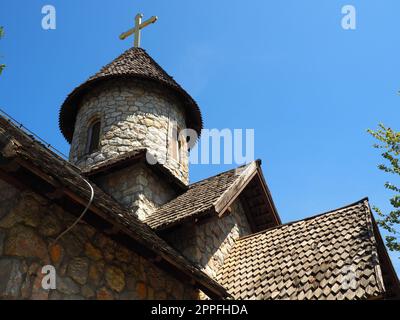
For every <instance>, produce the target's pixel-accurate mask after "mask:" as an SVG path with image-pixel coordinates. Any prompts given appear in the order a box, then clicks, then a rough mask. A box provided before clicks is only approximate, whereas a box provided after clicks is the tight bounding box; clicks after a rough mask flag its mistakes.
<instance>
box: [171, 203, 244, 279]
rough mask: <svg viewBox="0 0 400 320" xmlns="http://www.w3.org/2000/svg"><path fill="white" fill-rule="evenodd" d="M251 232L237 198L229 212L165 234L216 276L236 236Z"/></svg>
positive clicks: (189, 257) (174, 244)
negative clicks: (223, 215) (221, 216)
mask: <svg viewBox="0 0 400 320" xmlns="http://www.w3.org/2000/svg"><path fill="white" fill-rule="evenodd" d="M250 233H251V229H250V226H249V223H248V221H247V218H246V214H245V212H244V210H243V207H242V205H241V202H240V200H236V201H235V202H234V203H233V204H232V212H231V213H230V214H229V215H227V216H225V217H223V218H218V217H213V218H210V219H207V220H206V221H204V222H203V223H198V224H196V225H189V226H188V225H184V226H181V227H180V228H179V229H174V230H172V231H171V232H169V233H167V234H166V235H165V236H164V238H165V240H166V241H167V242H169V243H170V244H171V245H172V246H173V247H175V248H176V249H177V250H178V251H179V252H181V253H182V254H183V255H184V256H185V257H186V258H187V259H189V260H190V261H192V262H193V263H195V264H197V265H199V267H200V268H201V269H202V270H203V271H205V272H206V273H207V274H208V275H209V276H210V277H212V278H214V279H215V277H216V274H217V272H218V270H219V268H220V267H221V266H222V264H223V263H224V259H225V257H227V256H228V254H229V252H230V249H231V248H232V246H233V245H234V243H235V240H236V239H238V238H239V237H243V236H246V235H248V234H250Z"/></svg>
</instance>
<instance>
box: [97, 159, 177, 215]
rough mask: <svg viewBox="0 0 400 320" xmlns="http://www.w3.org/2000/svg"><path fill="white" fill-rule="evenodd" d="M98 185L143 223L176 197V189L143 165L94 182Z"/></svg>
mask: <svg viewBox="0 0 400 320" xmlns="http://www.w3.org/2000/svg"><path fill="white" fill-rule="evenodd" d="M95 182H96V184H97V185H98V186H100V187H101V188H102V190H104V191H105V192H106V193H107V194H109V195H111V196H112V197H113V198H114V199H115V200H116V201H117V202H119V203H120V204H122V205H123V206H125V207H126V208H129V209H130V210H131V212H132V213H133V214H135V215H136V216H137V217H138V218H139V219H140V220H144V219H145V218H147V217H148V216H149V215H150V214H151V213H153V212H154V210H155V209H157V208H158V207H159V206H161V205H163V204H164V203H166V202H168V201H169V200H171V199H173V198H174V197H176V192H175V191H174V190H173V188H171V186H170V185H169V184H168V183H167V182H166V181H164V180H162V179H160V178H159V177H158V176H157V175H155V174H154V173H153V172H152V171H151V170H149V168H148V166H146V165H145V164H142V163H140V164H136V165H131V166H129V167H127V168H124V169H121V170H119V171H113V172H112V173H111V174H107V175H105V176H102V177H99V178H97V179H95Z"/></svg>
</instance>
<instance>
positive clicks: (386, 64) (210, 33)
mask: <svg viewBox="0 0 400 320" xmlns="http://www.w3.org/2000/svg"><path fill="white" fill-rule="evenodd" d="M46 4H52V5H54V6H55V7H56V9H57V29H56V30H50V31H45V30H43V29H42V28H41V19H42V14H41V8H42V6H43V5H46ZM346 4H352V5H354V6H355V7H356V9H357V29H356V30H355V31H345V30H343V29H342V28H341V23H340V22H341V17H342V14H341V8H342V6H343V5H346ZM137 12H143V13H144V15H145V18H147V17H150V16H151V15H158V16H159V21H157V23H156V24H155V25H152V26H151V27H149V28H147V29H146V30H144V33H143V39H142V46H143V47H144V48H145V49H146V50H147V51H148V53H149V54H150V55H151V56H152V57H153V58H154V59H155V60H156V61H158V62H159V63H160V64H161V66H163V67H164V68H165V70H166V71H167V72H169V73H170V74H171V75H172V76H174V78H175V79H176V80H177V81H178V82H179V83H180V84H181V85H182V86H183V87H184V88H185V89H187V91H188V92H189V93H191V94H192V95H193V97H194V98H195V99H196V101H197V102H198V103H199V105H200V107H201V109H202V112H203V117H204V119H205V127H206V128H220V129H223V128H254V129H255V140H256V157H257V158H261V159H262V160H263V169H264V173H265V176H266V179H267V182H268V184H269V187H270V189H271V192H272V195H273V197H274V200H275V203H276V206H277V208H278V211H279V213H280V215H281V217H282V220H283V221H284V222H288V221H291V220H297V219H301V218H303V217H306V216H310V215H313V214H317V213H320V212H323V211H327V210H330V209H334V208H337V207H340V206H343V205H346V204H348V203H352V202H354V201H357V200H359V199H360V198H362V197H364V196H369V198H370V201H371V203H372V204H374V205H377V206H380V207H381V208H382V209H385V210H387V209H389V206H388V198H389V196H390V193H388V192H387V191H385V189H384V187H383V184H384V182H385V181H386V180H388V179H389V178H390V179H392V177H388V176H385V175H384V174H383V173H381V172H379V171H378V169H377V168H376V165H377V164H378V163H379V162H380V156H379V154H378V152H377V150H375V149H373V148H372V147H371V145H372V144H373V142H374V141H373V139H372V138H371V137H370V136H369V135H368V134H367V133H366V130H367V129H368V128H375V127H376V126H377V124H378V123H379V122H384V123H385V124H386V125H388V126H392V127H393V128H397V129H400V124H399V115H400V113H399V105H400V96H399V95H397V91H398V90H399V89H400V72H399V70H400V68H399V67H400V59H399V56H400V54H399V53H400V52H399V51H400V41H398V35H399V30H400V1H398V0H391V1H390V0H380V1H377V0H376V1H373V0H369V1H366V0H362V1H361V0H346V1H338V0H329V1H321V0H303V1H298V0H279V1H265V0H251V1H246V2H245V1H243V0H242V1H237V0H218V1H211V0H203V1H184V0H179V1H178V0H169V1H165V0H158V1H156V0H140V1H139V0H136V1H133V0H130V1H128V0H118V1H98V0H85V1H81V0H68V1H60V0H48V1H38V0H29V1H26V0H12V1H11V0H2V1H1V4H0V25H3V26H4V27H5V31H6V37H5V38H4V39H3V40H1V41H0V54H1V58H0V61H2V62H3V63H5V64H6V65H7V68H6V70H5V71H4V73H3V75H2V76H0V107H1V108H3V109H5V110H6V111H7V112H9V113H10V114H11V115H13V116H14V117H15V118H16V119H18V120H19V121H21V122H23V123H24V124H25V125H26V126H27V127H28V128H30V129H31V130H32V131H34V132H36V133H37V134H38V135H40V136H41V137H42V138H44V139H45V140H47V141H48V142H49V143H51V144H52V145H54V146H56V147H57V148H59V149H60V150H62V151H63V152H64V153H68V149H69V146H68V144H67V143H66V141H65V140H64V139H63V137H62V136H61V134H60V132H59V129H58V123H57V122H58V112H59V108H60V105H61V103H62V102H63V100H64V99H65V97H66V96H67V94H68V93H69V92H70V91H71V90H72V89H73V88H74V87H75V86H76V85H78V84H80V83H81V82H82V81H84V80H86V79H87V78H88V77H89V76H90V75H92V74H93V73H95V72H97V71H98V69H99V68H100V67H101V66H103V65H104V64H106V63H108V62H110V61H111V60H112V59H113V58H115V57H116V56H118V55H119V54H120V53H122V52H123V51H124V50H126V49H127V48H129V47H130V46H131V40H125V41H120V40H119V39H118V35H119V34H120V33H121V32H122V31H125V30H126V29H128V28H129V27H131V26H132V23H133V20H134V16H135V14H136V13H137ZM228 168H230V166H217V165H193V166H192V167H191V179H192V181H195V180H198V179H201V178H205V177H207V176H210V175H212V174H216V173H218V172H220V171H223V170H226V169H228ZM391 181H392V182H399V181H395V180H393V179H392V180H391ZM392 257H393V262H394V264H395V265H396V269H397V271H400V263H399V259H398V258H397V257H396V258H395V256H394V255H392Z"/></svg>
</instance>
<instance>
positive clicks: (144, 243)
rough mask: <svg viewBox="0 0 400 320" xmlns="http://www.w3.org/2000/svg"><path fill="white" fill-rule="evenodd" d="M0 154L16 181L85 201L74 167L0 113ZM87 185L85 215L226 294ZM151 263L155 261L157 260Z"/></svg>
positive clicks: (84, 189) (217, 293)
mask: <svg viewBox="0 0 400 320" xmlns="http://www.w3.org/2000/svg"><path fill="white" fill-rule="evenodd" d="M0 158H1V159H2V162H3V163H2V164H4V163H6V162H7V161H13V160H14V159H17V163H18V165H19V166H20V167H21V169H17V170H13V171H11V172H9V173H8V174H9V175H10V176H12V177H13V180H14V181H16V183H19V182H21V183H24V182H26V183H30V184H29V186H30V187H31V188H36V189H34V190H35V191H37V192H39V193H43V194H45V195H48V194H49V193H50V192H54V190H53V191H51V190H52V189H55V190H59V191H61V192H62V193H63V194H64V196H66V197H68V199H73V200H76V198H77V197H78V198H79V199H83V201H84V202H83V205H84V206H85V205H86V204H87V203H88V201H89V198H90V191H89V188H88V186H87V184H86V183H85V181H84V180H83V177H82V176H81V171H80V170H79V169H78V168H77V167H75V166H74V165H72V164H71V163H69V162H68V161H66V160H64V159H63V158H61V157H60V156H58V155H57V154H55V153H54V152H52V151H51V150H50V149H48V148H47V147H46V146H44V145H43V144H42V143H40V142H39V141H37V140H36V139H34V138H33V137H32V136H29V135H27V134H26V133H25V132H24V131H22V130H21V129H20V128H18V127H16V126H15V125H13V124H12V123H11V122H10V121H8V120H6V119H5V118H4V117H3V116H1V115H0ZM27 172H29V174H27ZM33 177H39V178H40V179H44V180H45V183H44V184H43V185H39V184H38V181H39V180H38V179H37V178H33ZM24 180H26V181H24ZM91 185H92V187H93V189H94V199H93V202H92V205H91V206H90V208H89V211H88V212H87V213H86V215H85V218H87V217H88V216H90V214H91V213H93V214H94V215H101V216H100V218H101V219H103V220H104V221H106V222H108V223H109V224H110V225H111V226H113V228H115V230H116V232H117V234H119V233H121V234H123V235H124V236H122V237H121V239H126V237H125V235H126V236H127V237H128V238H129V239H132V240H133V243H135V246H137V248H139V249H138V250H144V251H146V252H152V253H154V254H156V255H157V257H158V258H160V259H158V258H157V261H158V260H161V261H162V262H163V263H166V265H167V269H168V270H170V271H171V270H174V269H175V272H177V270H180V271H179V272H182V275H186V276H188V277H190V278H191V279H193V280H194V281H195V282H196V283H198V284H199V285H200V286H201V287H203V289H202V290H203V291H204V290H205V291H209V294H211V295H214V297H216V296H219V297H223V296H226V291H225V289H224V288H223V287H222V286H220V285H219V284H218V283H217V282H215V281H214V280H212V279H211V278H209V277H208V276H207V275H206V274H205V273H204V272H202V271H201V270H199V269H198V268H196V267H195V266H193V265H192V264H191V263H190V262H189V261H187V260H186V259H185V258H184V257H183V256H182V255H180V254H179V253H178V252H177V251H175V249H173V248H172V247H171V246H169V245H168V244H167V243H166V242H165V241H164V240H162V239H161V238H160V237H158V236H157V235H156V234H155V233H154V231H153V230H151V229H150V228H149V227H148V226H147V225H146V224H144V223H143V222H141V221H140V220H139V219H138V218H137V217H136V216H134V215H132V214H130V212H129V211H128V210H127V209H125V208H124V207H122V206H121V205H120V204H118V203H117V202H116V201H115V200H114V199H113V198H111V197H110V196H109V195H108V194H106V193H104V192H103V191H102V190H101V189H100V188H98V187H97V186H96V185H95V184H94V183H92V182H91ZM71 202H72V201H71V200H68V201H67V203H68V204H71ZM92 219H93V216H92ZM102 224H104V222H103V223H102ZM108 231H110V230H108ZM114 233H115V232H114ZM125 241H126V240H125ZM144 251H143V252H144ZM155 263H156V264H157V263H158V262H155Z"/></svg>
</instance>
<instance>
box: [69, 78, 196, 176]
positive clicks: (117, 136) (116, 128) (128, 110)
mask: <svg viewBox="0 0 400 320" xmlns="http://www.w3.org/2000/svg"><path fill="white" fill-rule="evenodd" d="M79 107H80V108H79V112H78V115H77V118H76V124H75V131H74V136H73V139H72V144H71V150H70V161H71V162H72V163H74V164H76V165H78V166H79V167H84V168H87V167H90V166H91V165H93V164H95V163H98V162H100V161H104V160H107V159H111V158H114V157H116V156H118V155H121V154H124V153H127V152H129V151H132V150H134V149H138V148H147V149H148V150H149V152H150V153H151V154H152V155H155V156H156V157H157V159H160V161H163V162H165V166H166V168H168V169H169V170H170V171H171V172H172V173H173V174H174V175H175V176H176V177H178V178H179V179H180V180H181V181H182V182H184V183H186V184H187V183H188V182H189V173H188V150H187V143H186V141H184V139H181V148H180V150H179V157H178V158H177V157H176V156H174V153H173V152H172V151H171V143H172V135H173V132H176V131H177V130H182V129H185V128H186V122H185V113H184V111H183V107H182V105H181V103H180V102H179V101H178V99H177V98H176V96H175V95H174V94H173V93H172V92H170V91H169V90H168V89H163V88H161V87H160V86H159V85H154V84H153V83H151V82H150V81H146V80H132V79H131V80H109V81H107V82H106V83H104V84H102V85H99V86H97V87H96V88H95V89H92V90H91V91H90V93H88V94H87V95H86V96H85V97H84V98H83V100H82V102H81V105H80V106H79ZM95 119H99V120H100V121H101V135H100V150H99V151H97V152H94V153H92V154H87V146H88V128H89V126H90V124H91V123H92V122H93V121H94V120H95Z"/></svg>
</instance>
